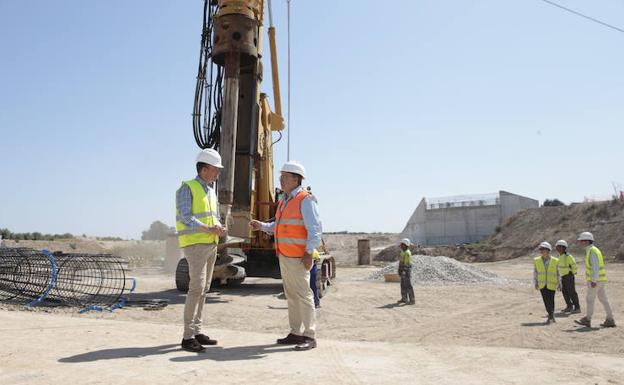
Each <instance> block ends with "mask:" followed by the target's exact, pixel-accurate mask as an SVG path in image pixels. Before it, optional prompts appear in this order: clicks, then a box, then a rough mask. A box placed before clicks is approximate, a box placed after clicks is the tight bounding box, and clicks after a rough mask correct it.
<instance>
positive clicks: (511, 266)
mask: <svg viewBox="0 0 624 385" xmlns="http://www.w3.org/2000/svg"><path fill="white" fill-rule="evenodd" d="M598 230H599V229H598ZM598 230H596V233H597V236H598V237H599V238H602V237H601V236H600V235H599V234H600V232H599V231H598ZM570 231H572V230H570ZM360 238H370V239H371V245H372V247H373V249H376V250H379V251H381V250H383V249H385V248H386V247H387V246H389V245H391V244H395V243H396V240H397V236H396V235H388V234H377V235H365V234H333V235H330V236H328V237H326V243H327V245H328V248H330V249H331V250H332V252H333V254H334V255H335V256H336V258H338V264H339V269H338V275H337V277H336V279H335V280H334V282H333V284H332V285H331V286H330V287H329V290H328V293H327V295H326V296H325V297H324V298H323V299H322V300H321V304H322V307H321V308H320V309H319V310H318V313H317V315H318V320H317V324H318V326H317V332H318V339H319V346H318V348H317V349H314V350H311V351H308V352H294V351H293V350H292V348H291V347H284V346H278V345H275V344H274V341H275V339H276V338H278V337H283V336H284V335H286V334H287V333H288V327H287V325H288V314H287V306H286V301H285V298H284V295H283V293H282V286H281V281H280V280H274V279H265V278H248V279H247V280H246V281H245V282H244V283H243V284H242V285H240V286H238V287H215V288H213V290H212V291H211V292H210V293H209V294H208V297H207V302H206V306H205V307H204V325H205V332H206V333H207V334H209V335H210V336H211V337H213V338H216V339H218V340H219V345H218V346H216V347H209V348H208V349H207V352H205V353H202V354H192V353H188V352H184V351H182V350H180V348H179V342H180V338H181V332H182V327H181V321H182V309H183V306H184V299H185V296H184V294H183V293H180V292H178V291H177V290H176V289H175V284H174V278H173V275H172V274H166V273H164V272H163V271H162V270H161V269H160V268H158V267H154V266H144V267H134V268H133V269H131V271H130V272H129V274H130V275H131V276H133V277H136V278H137V290H136V292H135V293H133V294H132V295H131V300H135V301H140V300H148V299H151V300H153V299H161V300H166V301H168V303H169V305H168V306H166V307H164V308H161V309H160V310H152V311H146V310H144V309H143V308H141V307H126V308H123V309H119V310H116V311H114V312H89V313H85V314H79V313H78V310H79V309H76V308H50V307H39V308H34V309H31V310H28V311H27V310H25V308H23V307H18V306H15V305H0V339H1V340H2V348H0V384H11V385H13V384H15V385H25V384H28V385H39V384H41V385H44V384H45V385H53V384H67V383H77V384H111V383H115V384H150V385H152V384H171V383H181V384H186V383H197V382H206V381H209V382H210V383H224V384H233V383H237V384H311V383H318V382H319V381H322V382H323V383H330V384H396V383H422V384H430V383H436V384H459V383H461V384H531V385H535V384H536V383H544V384H545V383H549V384H622V383H624V365H623V364H624V358H623V356H624V345H623V344H622V341H623V340H624V327H621V326H619V327H616V328H609V329H603V328H600V327H593V328H585V327H580V326H577V325H576V324H575V323H574V322H573V319H576V318H577V317H580V315H572V316H569V315H566V314H561V313H557V314H556V317H557V323H555V324H551V325H546V324H544V321H545V320H546V317H545V311H544V306H543V304H542V299H541V297H540V295H539V292H537V291H535V290H534V289H533V287H532V285H531V284H530V281H529V280H530V278H531V276H532V269H533V267H532V260H531V258H530V254H526V255H523V256H522V257H519V258H515V259H511V260H506V261H499V262H489V263H470V264H464V263H460V262H457V261H451V260H447V259H446V258H439V259H436V258H429V259H423V261H424V262H425V263H427V266H428V267H427V268H428V269H433V270H431V271H430V273H431V274H436V275H439V276H442V275H440V274H439V273H440V269H447V268H448V267H449V266H450V265H452V266H451V267H452V268H451V271H452V276H453V277H457V274H459V276H460V277H462V276H463V274H464V273H463V272H465V271H469V272H472V273H474V272H480V273H479V274H480V275H482V276H483V277H490V278H495V280H494V281H491V280H490V281H488V282H480V281H479V280H476V282H463V283H462V282H458V281H457V280H456V279H455V278H453V280H450V279H446V278H444V279H441V280H440V281H441V283H440V284H436V285H418V286H417V287H416V305H413V306H409V305H398V304H397V303H396V301H397V300H398V299H399V298H400V293H399V285H398V284H397V283H386V282H383V281H381V280H371V279H370V278H371V276H374V275H375V274H379V271H380V269H383V266H356V265H355V263H356V261H357V247H355V245H356V244H357V240H358V239H360ZM126 242H129V243H128V244H127V245H128V246H132V245H134V246H132V247H137V246H138V245H141V242H138V243H137V244H133V243H132V242H135V241H126ZM20 243H22V242H20ZM113 243H114V242H112V243H111V244H106V243H105V244H104V245H100V246H102V247H103V246H107V247H108V250H111V248H112V247H113V246H114V245H113ZM29 246H30V247H37V246H42V244H37V245H35V244H30V245H29ZM59 246H60V245H59ZM74 246H76V248H77V246H78V245H74ZM116 246H117V247H121V244H119V243H118V244H117V245H116ZM141 247H142V246H141ZM156 247H158V248H160V247H161V246H160V245H158V244H156ZM332 248H333V249H332ZM72 250H76V249H72ZM78 251H80V250H78ZM154 253H155V254H157V253H156V252H154ZM150 258H152V259H153V260H154V261H159V260H160V259H161V258H159V257H158V255H156V256H155V257H150ZM145 259H146V260H147V259H148V257H147V256H146V257H145ZM378 263H379V264H383V263H382V262H378ZM449 264H450V265H449ZM386 268H389V269H393V268H395V267H394V266H390V267H386ZM579 270H580V271H579V277H582V276H583V275H584V269H583V267H582V266H581V267H580V269H579ZM472 273H471V274H472ZM607 274H608V277H609V283H608V294H609V299H610V301H611V305H612V307H613V309H614V311H615V319H616V322H623V321H624V285H623V283H624V264H621V263H608V265H607ZM498 279H502V280H504V282H499V281H498ZM460 281H461V279H460ZM580 281H581V280H579V281H577V290H578V291H579V295H580V296H581V298H582V299H584V296H585V293H586V289H585V286H584V284H583V283H582V282H580ZM466 283H470V284H466ZM562 302H563V301H562V300H561V296H560V294H559V293H557V297H556V308H557V309H561V308H562V307H563V306H562ZM582 305H583V307H584V305H585V304H584V300H582ZM603 317H604V312H603V310H602V308H601V305H600V303H597V304H596V314H595V318H594V320H595V324H596V325H598V324H599V323H600V322H601V321H602V318H603ZM536 373H539V380H538V381H537V382H536Z"/></svg>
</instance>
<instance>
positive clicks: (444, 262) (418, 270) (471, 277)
mask: <svg viewBox="0 0 624 385" xmlns="http://www.w3.org/2000/svg"><path fill="white" fill-rule="evenodd" d="M412 258H413V260H414V264H413V265H412V283H414V284H416V285H430V284H447V283H450V284H467V283H494V284H507V283H510V282H511V280H509V279H506V278H502V277H500V276H498V275H497V274H494V273H492V272H489V271H485V270H482V269H479V268H478V267H475V266H471V265H469V264H467V263H463V262H459V261H457V260H455V259H452V258H448V257H430V256H427V255H414V256H413V257H412ZM398 266H399V263H398V262H394V263H391V264H389V265H388V266H386V267H384V268H383V269H381V270H378V271H376V272H374V273H373V274H371V275H370V276H369V277H368V280H371V281H377V280H383V279H384V274H387V273H396V272H397V269H398Z"/></svg>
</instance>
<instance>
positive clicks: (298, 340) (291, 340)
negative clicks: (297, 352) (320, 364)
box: [277, 333, 305, 345]
mask: <svg viewBox="0 0 624 385" xmlns="http://www.w3.org/2000/svg"><path fill="white" fill-rule="evenodd" d="M304 342H305V341H304V339H303V336H298V335H295V334H292V333H289V334H288V335H287V336H286V337H284V338H280V339H278V340H277V343H278V345H299V344H302V343H304Z"/></svg>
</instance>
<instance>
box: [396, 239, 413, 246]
mask: <svg viewBox="0 0 624 385" xmlns="http://www.w3.org/2000/svg"><path fill="white" fill-rule="evenodd" d="M399 244H404V245H405V246H408V247H409V246H411V245H412V242H411V241H410V240H409V239H408V238H403V239H401V242H399Z"/></svg>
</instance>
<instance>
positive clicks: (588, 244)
mask: <svg viewBox="0 0 624 385" xmlns="http://www.w3.org/2000/svg"><path fill="white" fill-rule="evenodd" d="M578 242H579V244H580V245H581V246H582V247H584V248H585V279H586V281H587V314H586V315H585V317H583V318H581V319H580V320H577V321H574V322H576V323H578V324H579V325H583V326H587V327H591V318H592V315H593V314H594V302H595V300H596V296H598V300H599V301H600V303H602V306H603V307H604V309H605V312H606V313H607V319H606V320H605V322H603V323H601V324H600V326H602V327H605V328H612V327H615V320H614V319H613V311H612V310H611V305H609V299H608V298H607V288H606V285H607V274H606V271H605V265H604V259H603V258H602V252H601V251H600V249H599V248H597V247H596V246H595V245H594V235H593V234H592V233H590V232H587V231H585V232H582V233H581V234H580V235H579V237H578Z"/></svg>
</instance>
